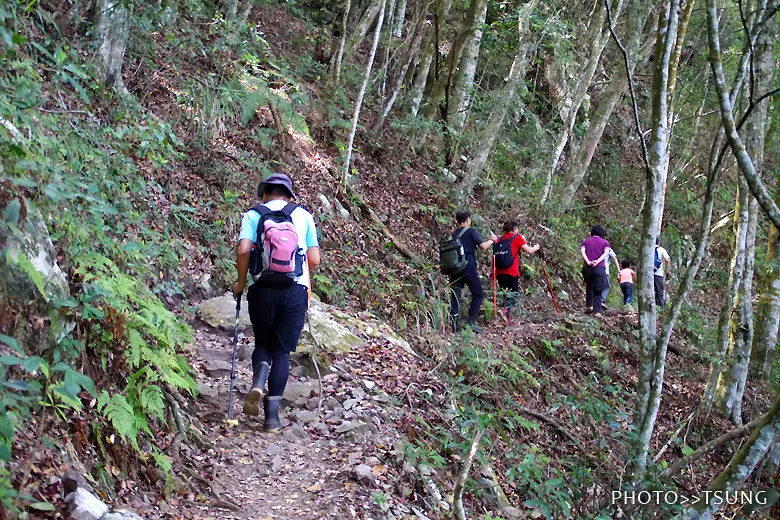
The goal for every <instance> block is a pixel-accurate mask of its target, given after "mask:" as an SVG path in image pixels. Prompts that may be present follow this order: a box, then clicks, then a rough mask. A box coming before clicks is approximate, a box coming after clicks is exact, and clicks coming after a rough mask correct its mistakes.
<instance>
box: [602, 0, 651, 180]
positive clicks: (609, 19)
mask: <svg viewBox="0 0 780 520" xmlns="http://www.w3.org/2000/svg"><path fill="white" fill-rule="evenodd" d="M604 6H605V8H606V10H607V25H609V34H611V35H612V39H613V40H614V41H615V45H617V46H618V49H620V52H621V53H622V54H623V66H624V67H625V68H626V78H627V79H628V91H629V92H630V93H631V102H632V104H633V106H634V122H635V123H636V131H637V134H639V141H640V142H641V144H642V160H643V161H644V163H645V168H647V170H648V171H650V170H651V168H650V158H649V156H648V153H647V143H645V133H644V132H643V131H642V122H641V121H640V119H639V105H638V104H637V102H636V94H635V92H634V79H633V78H632V77H631V65H630V64H629V61H628V52H627V51H626V48H625V47H623V44H622V43H620V39H619V38H618V36H617V34H616V33H615V28H614V26H613V22H612V10H611V9H610V7H609V0H604Z"/></svg>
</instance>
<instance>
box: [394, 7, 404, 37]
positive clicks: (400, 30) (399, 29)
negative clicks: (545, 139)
mask: <svg viewBox="0 0 780 520" xmlns="http://www.w3.org/2000/svg"><path fill="white" fill-rule="evenodd" d="M405 18H406V0H400V1H399V2H398V5H397V6H396V10H395V17H394V22H393V33H392V34H393V38H400V37H401V36H403V34H404V20H405Z"/></svg>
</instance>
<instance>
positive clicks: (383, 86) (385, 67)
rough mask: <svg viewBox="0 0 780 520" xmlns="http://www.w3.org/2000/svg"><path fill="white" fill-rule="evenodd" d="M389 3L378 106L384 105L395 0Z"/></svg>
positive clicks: (390, 0)
mask: <svg viewBox="0 0 780 520" xmlns="http://www.w3.org/2000/svg"><path fill="white" fill-rule="evenodd" d="M388 1H389V2H390V3H389V4H388V5H387V8H386V11H387V12H388V13H390V18H389V19H388V20H387V23H386V24H385V27H386V28H387V30H386V33H387V36H388V38H387V43H386V45H385V56H384V60H382V64H383V66H382V82H381V83H380V86H379V106H380V107H383V106H385V94H386V88H387V74H388V72H389V71H390V45H391V44H392V40H393V38H392V30H393V17H394V16H395V5H396V3H397V0H388Z"/></svg>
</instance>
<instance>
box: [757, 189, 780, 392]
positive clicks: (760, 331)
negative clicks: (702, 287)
mask: <svg viewBox="0 0 780 520" xmlns="http://www.w3.org/2000/svg"><path fill="white" fill-rule="evenodd" d="M778 200H780V188H778V190H777V194H776V195H775V201H778ZM778 240H780V233H778V230H777V227H776V226H775V225H774V224H772V225H771V228H770V230H769V240H768V242H769V244H768V246H767V253H766V263H767V264H769V265H770V266H771V267H770V268H769V271H768V272H767V273H766V282H765V284H764V290H763V292H762V293H761V297H760V298H759V300H758V317H757V319H756V332H755V335H754V336H753V350H752V351H751V360H750V362H751V372H752V374H753V375H754V376H758V377H760V378H761V379H762V380H764V381H766V380H768V379H769V375H770V372H771V368H772V360H773V358H774V354H775V346H776V345H777V331H778V328H780V269H778V268H777V267H775V266H774V265H773V264H774V263H775V262H776V260H777V243H778Z"/></svg>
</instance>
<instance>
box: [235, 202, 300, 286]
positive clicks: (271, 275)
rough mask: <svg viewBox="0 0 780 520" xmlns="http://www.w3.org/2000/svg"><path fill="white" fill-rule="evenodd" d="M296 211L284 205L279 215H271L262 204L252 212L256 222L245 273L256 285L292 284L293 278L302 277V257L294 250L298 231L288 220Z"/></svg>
mask: <svg viewBox="0 0 780 520" xmlns="http://www.w3.org/2000/svg"><path fill="white" fill-rule="evenodd" d="M297 207H298V206H297V205H295V204H293V203H288V204H287V205H286V206H285V207H284V208H282V210H281V211H272V210H271V209H269V208H268V206H264V205H262V204H259V205H257V206H255V207H253V208H252V209H253V210H255V211H257V212H258V213H260V222H258V224H257V243H255V247H254V248H253V249H252V255H250V262H249V271H250V273H251V274H252V275H253V276H255V277H256V278H257V280H258V281H262V282H267V283H266V285H269V286H271V285H272V286H283V285H288V284H292V283H293V282H294V281H295V278H296V277H298V276H301V275H303V261H304V259H305V258H306V256H305V254H304V253H303V250H302V249H301V248H300V247H299V246H298V231H297V230H296V229H295V225H294V224H293V221H292V216H291V215H292V212H293V211H294V210H295V209H296V208H297Z"/></svg>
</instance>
